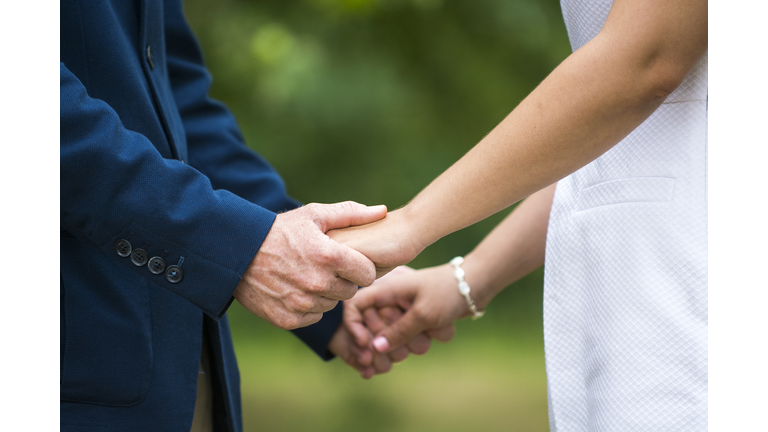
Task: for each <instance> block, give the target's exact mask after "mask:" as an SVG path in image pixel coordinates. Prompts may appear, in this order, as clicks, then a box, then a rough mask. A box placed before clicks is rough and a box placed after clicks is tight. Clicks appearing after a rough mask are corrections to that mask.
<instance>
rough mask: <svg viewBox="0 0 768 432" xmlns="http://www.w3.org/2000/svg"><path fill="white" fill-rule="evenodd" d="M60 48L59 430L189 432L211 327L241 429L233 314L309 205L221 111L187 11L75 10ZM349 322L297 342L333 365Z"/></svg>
mask: <svg viewBox="0 0 768 432" xmlns="http://www.w3.org/2000/svg"><path fill="white" fill-rule="evenodd" d="M60 38H61V40H60V42H61V52H60V56H61V59H60V60H61V63H60V76H61V93H60V114H61V131H60V132H61V147H60V158H61V159H60V163H61V179H60V180H61V191H60V193H61V208H60V211H61V214H60V220H61V251H60V253H61V257H60V260H61V322H60V325H61V361H60V366H61V370H60V372H61V424H62V425H61V430H63V431H65V430H77V431H91V430H93V431H97V430H98V431H107V430H109V431H112V430H115V431H118V430H141V431H154V430H156V431H188V430H189V428H190V426H191V422H192V414H193V411H194V403H195V395H196V384H197V372H198V366H199V362H200V352H201V339H202V332H203V331H204V329H205V331H207V332H208V335H209V337H210V340H211V345H212V348H211V350H212V352H211V355H212V363H213V366H212V367H213V369H214V371H213V375H214V378H215V379H214V381H215V382H214V392H216V394H217V398H216V404H217V411H218V412H219V413H220V415H219V416H218V417H217V421H218V422H219V423H218V426H219V427H220V428H222V429H227V430H235V431H237V430H241V429H242V425H241V423H242V421H241V415H240V389H239V375H238V370H237V364H236V361H235V356H234V351H233V349H232V341H231V338H230V334H229V327H228V323H227V319H226V315H225V312H226V310H227V307H228V306H229V305H230V304H231V302H232V300H233V298H232V293H233V291H234V290H235V288H236V287H237V284H238V282H239V281H240V278H241V276H242V274H243V272H244V270H245V269H246V267H247V266H248V264H249V263H250V261H251V260H252V259H253V257H254V256H255V255H256V253H257V251H258V250H259V247H260V245H261V243H262V242H263V240H264V238H265V237H266V235H267V233H268V232H269V229H270V227H271V226H272V223H273V221H274V219H275V214H276V212H279V211H283V210H288V209H292V208H295V207H296V206H298V203H297V202H296V201H294V200H293V199H291V198H290V197H288V196H287V195H286V192H285V188H284V186H283V183H282V181H281V179H280V178H279V176H278V175H277V173H275V172H274V170H273V169H272V168H271V167H270V166H269V165H268V164H267V163H266V162H265V161H264V160H263V159H261V158H260V157H259V156H258V155H256V154H255V153H254V152H252V151H251V150H249V149H248V148H247V147H246V146H245V144H244V143H243V138H242V136H241V134H240V131H239V130H238V127H237V125H236V124H235V120H234V118H233V117H232V115H231V114H230V113H229V111H228V110H227V109H226V108H225V107H224V106H223V105H222V104H220V103H218V102H216V101H214V100H211V99H210V98H208V96H207V92H208V88H209V86H210V81H211V80H210V77H209V75H208V72H207V71H206V69H205V67H204V66H203V62H202V56H201V53H200V50H199V47H198V45H197V43H196V41H195V39H194V36H193V35H192V33H191V31H190V29H189V27H188V25H187V23H186V21H185V19H184V17H183V14H182V6H181V3H180V0H170V1H166V2H163V1H161V0H135V1H129V0H111V1H86V0H80V1H77V0H65V1H63V2H62V3H61V34H60ZM121 240H125V242H122V243H121V242H120V241H121ZM127 244H130V249H131V250H132V251H134V252H135V251H136V250H137V249H141V250H143V251H145V252H146V257H145V258H144V259H142V257H141V255H142V254H141V253H138V255H137V254H135V253H134V254H133V255H130V254H127V252H128V249H127ZM123 255H127V256H123ZM153 257H159V258H161V259H162V261H159V260H158V259H155V260H154V261H150V264H153V265H154V266H151V265H148V264H144V263H143V262H144V261H145V260H147V259H149V258H153ZM163 262H164V263H165V267H166V270H167V269H168V268H171V266H173V265H175V266H178V268H171V271H170V272H169V273H168V274H166V272H165V271H162V270H163V268H162V267H163V266H162V265H161V264H162V263H163ZM137 264H142V265H137ZM150 270H152V271H150ZM156 273H157V274H156ZM179 279H180V280H179ZM340 313H341V308H340V307H337V308H336V309H334V311H332V312H329V313H326V314H325V316H324V318H323V320H322V321H321V322H320V323H318V324H316V325H313V326H310V327H308V328H305V329H300V330H298V331H296V332H295V333H297V334H298V335H299V337H301V338H302V339H303V340H304V341H305V342H306V343H307V344H308V345H310V347H312V348H313V349H314V350H315V351H316V352H317V353H318V354H319V355H321V356H322V357H324V358H326V359H327V358H330V354H329V353H328V352H327V351H326V346H327V344H328V341H329V339H330V337H331V335H332V334H333V332H334V331H335V329H336V327H337V326H338V324H339V322H340ZM206 317H207V318H206ZM204 322H205V325H204ZM264 355H269V353H265V354H264Z"/></svg>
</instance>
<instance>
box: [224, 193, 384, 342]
mask: <svg viewBox="0 0 768 432" xmlns="http://www.w3.org/2000/svg"><path fill="white" fill-rule="evenodd" d="M386 213H387V209H386V207H385V206H374V207H367V206H364V205H362V204H358V203H355V202H351V201H347V202H343V203H337V204H308V205H306V206H304V207H301V208H298V209H296V210H292V211H289V212H287V213H282V214H279V215H277V218H276V219H275V222H274V224H273V225H272V229H271V230H270V231H269V234H268V235H267V237H266V239H265V240H264V243H262V245H261V248H260V249H259V252H258V253H257V254H256V256H255V257H254V259H253V261H252V262H251V264H250V265H249V266H248V268H247V269H246V271H245V274H244V275H243V278H242V280H241V281H240V283H239V284H238V286H237V289H236V290H235V293H234V297H235V298H236V299H237V300H238V301H239V302H240V303H241V304H242V305H243V306H244V307H245V308H246V309H248V310H249V311H251V312H252V313H254V314H256V315H258V316H259V317H261V318H263V319H265V320H267V321H269V322H270V323H272V324H273V325H275V326H277V327H280V328H282V329H286V330H290V329H295V328H298V327H305V326H308V325H310V324H313V323H316V322H317V321H319V320H320V318H322V316H323V312H327V311H329V310H331V309H333V308H334V307H335V306H336V304H337V302H338V301H339V300H348V299H350V298H352V296H354V295H355V293H356V292H357V287H358V285H359V286H368V285H371V284H372V283H373V281H374V280H375V278H376V270H375V267H374V265H373V263H372V262H371V261H369V260H368V259H367V258H366V257H365V256H364V255H362V254H361V253H359V252H357V251H355V250H353V249H351V248H349V247H347V246H344V245H342V244H339V243H337V242H335V241H333V240H331V239H330V238H329V237H328V236H327V235H326V234H325V233H326V232H327V231H329V230H331V229H335V228H346V227H349V226H353V225H361V224H367V223H370V222H374V221H377V220H379V219H381V218H383V217H384V216H385V215H386Z"/></svg>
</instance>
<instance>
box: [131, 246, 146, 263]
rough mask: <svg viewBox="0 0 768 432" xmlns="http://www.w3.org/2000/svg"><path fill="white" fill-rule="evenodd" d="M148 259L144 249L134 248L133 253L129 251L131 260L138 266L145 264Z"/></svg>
mask: <svg viewBox="0 0 768 432" xmlns="http://www.w3.org/2000/svg"><path fill="white" fill-rule="evenodd" d="M148 259H149V256H148V255H147V251H145V250H144V249H134V250H133V253H131V262H132V263H134V264H135V265H137V266H139V267H141V266H143V265H144V264H146V263H147V260H148Z"/></svg>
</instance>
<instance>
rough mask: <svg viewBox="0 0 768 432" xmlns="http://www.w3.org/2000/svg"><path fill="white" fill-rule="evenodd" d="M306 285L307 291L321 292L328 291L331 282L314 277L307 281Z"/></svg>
mask: <svg viewBox="0 0 768 432" xmlns="http://www.w3.org/2000/svg"><path fill="white" fill-rule="evenodd" d="M305 287H306V290H307V292H310V293H313V294H319V293H324V292H326V291H328V288H329V284H328V282H327V281H325V280H323V279H321V278H312V279H310V280H308V281H307V282H306V284H305Z"/></svg>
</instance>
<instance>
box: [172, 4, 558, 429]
mask: <svg viewBox="0 0 768 432" xmlns="http://www.w3.org/2000/svg"><path fill="white" fill-rule="evenodd" d="M184 6H185V13H186V15H187V18H188V19H189V21H190V24H191V25H192V28H193V30H194V31H195V33H196V34H197V36H198V38H199V40H200V43H201V45H202V47H203V51H204V53H205V58H206V63H207V66H208V67H209V69H210V70H211V73H212V75H213V77H214V81H213V86H212V89H211V95H212V96H213V97H214V98H217V99H219V100H221V101H223V102H224V103H226V104H227V106H229V107H230V109H231V110H232V111H233V113H234V114H235V116H236V117H237V119H238V122H239V124H240V126H241V129H242V131H243V134H244V136H245V139H246V143H247V144H248V145H249V146H250V147H252V148H253V149H254V150H256V151H258V152H259V153H260V154H262V155H263V156H264V157H266V159H267V160H269V161H270V163H271V164H272V165H273V166H274V167H275V168H276V169H277V171H278V172H280V174H281V175H282V176H283V178H284V180H285V183H286V186H287V188H288V191H289V193H290V194H291V195H292V196H294V197H296V198H297V199H299V200H301V201H303V202H313V201H314V202H337V201H343V200H350V199H351V200H356V201H359V202H363V203H366V204H386V205H387V206H388V207H389V208H390V209H395V208H398V207H400V206H402V205H404V204H405V203H406V202H408V200H410V199H411V198H412V197H413V196H414V195H415V194H416V193H418V192H419V191H420V190H421V189H422V188H424V187H425V186H426V185H427V184H428V183H429V181H431V180H432V179H433V178H435V177H436V176H437V175H439V174H440V173H441V172H443V171H444V170H445V169H446V168H448V167H449V166H450V165H451V164H452V163H453V162H454V161H456V160H457V159H458V158H460V157H461V156H462V155H463V154H464V153H465V152H467V151H468V150H469V149H470V148H471V147H472V145H474V144H475V143H477V142H478V141H479V140H480V139H481V138H482V137H483V136H484V135H485V134H487V133H488V132H489V131H490V130H491V129H492V128H493V127H494V126H495V125H496V124H498V123H499V122H500V121H501V120H502V119H503V118H504V117H505V116H506V115H507V114H508V113H509V112H510V111H511V110H512V109H513V108H514V107H515V105H517V104H518V103H519V102H520V101H521V100H522V99H523V98H524V97H525V96H526V95H527V94H528V93H529V92H530V91H531V90H532V89H533V88H534V87H535V86H536V85H537V84H538V83H539V82H540V81H541V80H542V79H544V77H546V75H547V74H548V73H549V72H550V71H551V70H552V69H553V68H554V67H555V66H556V65H557V64H558V63H559V62H560V61H562V59H564V58H565V57H566V56H567V55H568V54H569V53H570V47H569V45H568V39H567V35H566V31H565V27H564V25H563V21H562V17H561V16H560V9H559V2H558V1H557V0H445V1H442V0H187V1H186V2H185V5H184ZM507 213H508V211H507V212H501V213H500V214H497V215H494V216H492V217H490V218H488V219H486V220H485V221H483V222H480V223H478V224H476V225H474V226H472V227H469V228H467V229H464V230H462V231H460V232H457V233H454V234H452V235H449V236H447V237H445V238H444V239H442V240H440V241H438V242H437V243H435V244H434V245H432V246H431V247H429V248H428V249H427V250H425V251H424V252H423V253H422V254H421V255H420V256H419V257H418V258H417V259H416V260H415V261H414V262H413V263H412V266H413V267H415V268H419V267H425V266H432V265H437V264H441V263H444V262H447V261H448V260H450V259H451V258H452V257H454V256H456V255H465V254H466V253H468V252H469V251H470V250H471V249H472V248H473V247H474V246H475V245H476V244H477V243H478V242H479V241H480V240H481V239H482V238H483V236H485V234H487V233H488V232H489V231H490V230H491V229H492V228H493V227H494V226H495V225H496V224H497V223H498V222H499V221H500V220H501V219H502V218H503V217H504V216H505V215H506V214H507ZM542 274H543V273H542V271H541V270H539V271H538V272H535V273H534V274H532V275H530V276H529V277H527V278H525V279H523V280H521V281H519V282H518V283H516V284H514V285H513V286H512V287H510V288H508V289H507V290H506V291H504V292H503V293H502V294H500V295H499V296H497V298H496V299H494V301H493V302H492V303H491V305H490V306H489V307H488V313H487V314H486V316H485V317H484V318H483V319H481V320H479V321H466V320H465V321H462V322H459V323H458V334H457V336H456V338H455V339H454V341H453V342H451V343H450V344H446V345H441V344H435V345H433V348H432V350H431V352H430V353H429V354H427V355H426V356H424V357H415V358H414V357H412V358H409V359H408V360H407V361H405V362H404V363H403V364H400V365H397V366H396V367H395V369H394V370H393V371H392V372H391V373H390V374H387V375H385V376H378V377H374V379H373V380H371V381H364V380H362V379H361V378H359V377H358V376H357V374H356V372H355V371H353V370H352V369H350V368H349V367H347V366H345V365H344V364H343V363H342V362H340V361H339V360H334V361H332V362H330V363H329V364H325V363H323V362H321V361H320V360H318V359H317V357H316V356H315V355H314V354H313V353H312V352H311V351H310V350H308V349H307V348H306V347H304V346H303V344H302V343H301V342H299V341H298V340H297V339H296V338H295V337H293V336H292V335H290V334H288V333H287V332H284V331H281V330H278V329H275V328H272V327H271V326H270V325H269V324H266V323H265V322H263V321H261V320H260V319H258V318H256V317H255V316H253V315H250V314H249V313H248V312H246V311H244V310H243V309H242V308H240V307H239V306H238V305H234V306H233V307H232V308H231V309H230V312H229V317H230V321H231V323H232V331H233V338H234V340H235V349H236V351H237V355H238V359H239V365H240V371H241V378H242V380H241V381H242V393H243V415H244V422H245V428H246V430H248V431H255V430H264V431H304V430H311V431H326V430H327V431H358V430H365V431H410V430H414V431H415V430H420V431H433V430H434V431H437V430H439V431H452V430H480V431H496V430H506V431H543V430H547V429H548V425H547V413H546V378H545V373H544V356H543V341H542V310H541V309H542V308H541V302H542Z"/></svg>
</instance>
